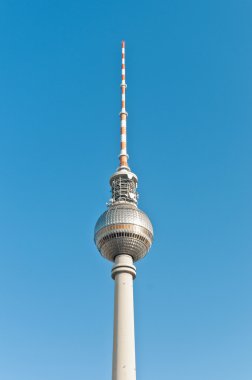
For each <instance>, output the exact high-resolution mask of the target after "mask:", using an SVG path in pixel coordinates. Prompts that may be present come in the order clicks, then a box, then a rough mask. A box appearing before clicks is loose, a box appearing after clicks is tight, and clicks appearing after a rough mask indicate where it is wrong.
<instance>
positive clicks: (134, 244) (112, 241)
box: [94, 202, 153, 261]
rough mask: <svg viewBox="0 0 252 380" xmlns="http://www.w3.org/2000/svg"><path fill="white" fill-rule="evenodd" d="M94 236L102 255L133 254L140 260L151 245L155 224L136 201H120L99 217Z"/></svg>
mask: <svg viewBox="0 0 252 380" xmlns="http://www.w3.org/2000/svg"><path fill="white" fill-rule="evenodd" d="M94 240H95V244H96V246H97V248H98V250H99V251H100V253H101V255H102V256H104V257H105V258H106V259H108V260H110V261H114V259H115V257H116V256H117V255H122V254H126V255H130V256H132V258H133V260H134V261H137V260H140V259H141V258H143V257H144V256H145V255H146V254H147V252H148V251H149V249H150V247H151V244H152V241H153V228H152V224H151V222H150V219H149V218H148V216H147V215H146V214H145V213H144V212H143V211H141V210H139V209H138V208H137V206H136V205H135V204H131V203H128V202H122V203H120V202H118V203H116V204H113V205H111V206H110V207H109V208H108V210H107V211H105V212H104V213H103V214H102V215H101V216H100V218H99V219H98V221H97V223H96V225H95V231H94Z"/></svg>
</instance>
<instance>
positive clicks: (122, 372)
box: [112, 255, 136, 380]
mask: <svg viewBox="0 0 252 380" xmlns="http://www.w3.org/2000/svg"><path fill="white" fill-rule="evenodd" d="M135 276H136V268H135V266H134V265H133V259H132V257H131V256H129V255H118V256H116V258H115V265H114V267H113V269H112V277H113V279H114V280H115V299H114V344H113V370H112V373H113V375H112V380H136V359H135V331H134V300H133V280H134V278H135Z"/></svg>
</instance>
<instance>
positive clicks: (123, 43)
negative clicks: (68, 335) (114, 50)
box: [122, 40, 125, 48]
mask: <svg viewBox="0 0 252 380" xmlns="http://www.w3.org/2000/svg"><path fill="white" fill-rule="evenodd" d="M122 47H123V48H124V47H125V41H124V40H122Z"/></svg>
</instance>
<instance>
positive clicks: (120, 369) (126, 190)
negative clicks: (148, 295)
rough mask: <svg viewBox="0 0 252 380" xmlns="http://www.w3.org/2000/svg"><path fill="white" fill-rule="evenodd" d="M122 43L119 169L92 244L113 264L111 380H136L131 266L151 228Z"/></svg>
mask: <svg viewBox="0 0 252 380" xmlns="http://www.w3.org/2000/svg"><path fill="white" fill-rule="evenodd" d="M126 88H127V85H126V82H125V42H124V41H123V42H122V83H121V91H122V109H121V112H120V119H121V151H120V155H119V159H120V166H119V168H118V169H117V171H116V172H115V173H114V174H113V175H112V177H111V178H110V186H111V193H112V198H111V199H110V201H109V203H108V209H107V211H105V212H104V213H103V214H102V215H101V216H100V218H99V219H98V221H97V223H96V225H95V231H94V240H95V244H96V246H97V248H98V250H99V251H100V253H101V255H102V256H103V257H105V258H106V259H108V260H110V261H112V262H114V266H113V268H112V278H113V279H114V280H115V299H114V343H113V369H112V373H113V374H112V380H136V360H135V333H134V301H133V280H134V279H135V277H136V267H135V266H134V265H133V263H134V262H136V261H137V260H140V259H142V258H143V257H144V256H145V255H146V254H147V252H148V251H149V249H150V247H151V244H152V241H153V228H152V224H151V222H150V220H149V218H148V216H147V215H146V214H145V213H144V212H143V211H141V210H140V209H139V208H138V207H137V200H138V193H137V183H138V178H137V176H136V175H135V174H134V173H133V172H132V171H131V170H130V168H129V166H128V154H127V116H128V114H127V112H126V108H125V100H126V99H125V93H126Z"/></svg>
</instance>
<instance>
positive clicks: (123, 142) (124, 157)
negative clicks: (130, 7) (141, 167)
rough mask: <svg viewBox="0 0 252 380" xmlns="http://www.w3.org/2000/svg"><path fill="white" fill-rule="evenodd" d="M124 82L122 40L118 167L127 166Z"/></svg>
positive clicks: (123, 49) (123, 46) (123, 44)
mask: <svg viewBox="0 0 252 380" xmlns="http://www.w3.org/2000/svg"><path fill="white" fill-rule="evenodd" d="M126 87H127V85H126V82H125V41H122V83H121V89H122V109H121V112H120V118H121V152H120V167H126V168H128V162H127V161H128V154H127V116H128V114H127V112H126V108H125V104H126V103H125V101H126V99H125V93H126Z"/></svg>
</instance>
